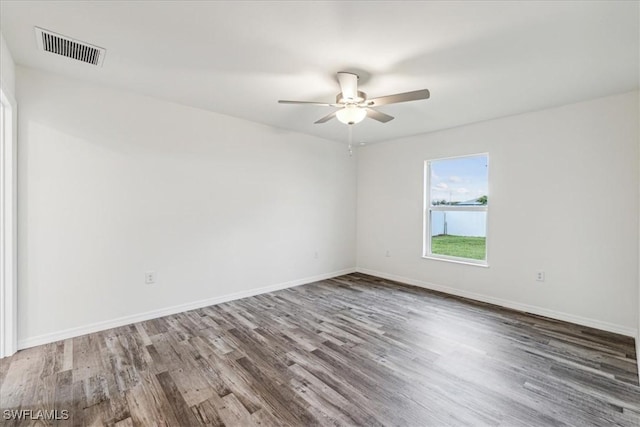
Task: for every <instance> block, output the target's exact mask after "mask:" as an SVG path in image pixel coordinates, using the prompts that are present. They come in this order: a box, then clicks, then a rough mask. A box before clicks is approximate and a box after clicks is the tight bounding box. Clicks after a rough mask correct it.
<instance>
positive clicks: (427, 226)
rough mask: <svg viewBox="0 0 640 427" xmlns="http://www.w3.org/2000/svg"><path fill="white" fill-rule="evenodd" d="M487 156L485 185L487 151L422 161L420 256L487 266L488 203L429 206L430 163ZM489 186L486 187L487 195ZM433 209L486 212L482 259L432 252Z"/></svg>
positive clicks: (488, 171) (488, 169)
mask: <svg viewBox="0 0 640 427" xmlns="http://www.w3.org/2000/svg"><path fill="white" fill-rule="evenodd" d="M480 156H486V157H487V187H489V186H490V184H489V173H490V168H489V153H475V154H465V155H462V156H452V157H441V158H438V159H430V160H425V162H424V188H423V194H424V206H423V210H422V212H423V221H422V224H423V230H422V258H425V259H433V260H438V261H447V262H454V263H458V264H468V265H475V266H479V267H489V204H488V203H487V204H486V205H484V206H455V205H437V206H431V163H432V162H439V161H442V160H453V159H462V158H465V157H480ZM488 193H489V188H487V195H488ZM434 211H440V212H442V211H457V212H486V222H485V243H484V244H485V256H484V259H483V260H479V259H472V258H461V257H455V256H450V255H442V254H434V253H433V252H431V212H434Z"/></svg>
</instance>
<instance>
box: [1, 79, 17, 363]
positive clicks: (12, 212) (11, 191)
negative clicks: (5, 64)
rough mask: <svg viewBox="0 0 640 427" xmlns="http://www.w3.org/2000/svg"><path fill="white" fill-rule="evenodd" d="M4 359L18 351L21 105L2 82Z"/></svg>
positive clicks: (2, 309)
mask: <svg viewBox="0 0 640 427" xmlns="http://www.w3.org/2000/svg"><path fill="white" fill-rule="evenodd" d="M0 102H1V103H2V107H3V108H2V111H3V117H2V122H3V126H2V130H3V131H4V132H3V133H2V135H0V163H1V164H2V167H1V168H0V202H1V203H0V308H1V309H0V358H3V357H7V356H11V355H12V354H14V353H15V352H16V351H18V322H17V317H18V315H17V313H18V307H17V306H18V289H17V288H18V286H17V271H18V269H17V262H16V261H17V209H16V206H17V194H18V191H17V185H16V183H17V176H16V175H17V123H18V121H17V111H18V109H17V104H16V101H15V99H14V98H13V97H12V96H11V94H10V92H8V91H7V90H6V88H5V86H4V83H3V82H2V81H0Z"/></svg>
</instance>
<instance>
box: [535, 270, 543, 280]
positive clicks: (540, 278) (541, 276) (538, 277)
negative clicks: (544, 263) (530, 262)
mask: <svg viewBox="0 0 640 427" xmlns="http://www.w3.org/2000/svg"><path fill="white" fill-rule="evenodd" d="M536 281H538V282H544V271H538V272H537V273H536Z"/></svg>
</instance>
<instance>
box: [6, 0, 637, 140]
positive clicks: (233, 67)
mask: <svg viewBox="0 0 640 427" xmlns="http://www.w3.org/2000/svg"><path fill="white" fill-rule="evenodd" d="M0 5H1V6H0V8H1V9H0V13H1V26H0V29H1V31H2V33H3V35H4V37H5V39H6V41H7V44H8V45H9V48H10V50H11V52H12V53H13V56H14V59H15V61H16V62H17V63H18V64H22V65H26V66H29V67H34V68H38V69H43V70H48V71H52V72H55V73H60V74H63V75H67V76H70V77H75V78H78V79H82V80H86V81H90V82H95V83H98V84H102V85H107V86H110V87H115V88H121V89H125V90H131V91H134V92H138V93H142V94H146V95H150V96H154V97H157V98H162V99H166V100H170V101H175V102H179V103H181V104H185V105H190V106H194V107H198V108H204V109H207V110H211V111H215V112H218V113H223V114H228V115H232V116H237V117H241V118H245V119H248V120H252V121H255V122H260V123H265V124H268V125H273V126H277V127H280V128H285V129H291V130H294V131H298V132H303V133H307V134H312V135H317V136H320V137H323V138H327V139H333V140H339V141H346V139H347V127H346V126H345V125H343V124H341V123H339V122H338V121H337V120H332V121H330V122H328V123H325V124H320V125H314V124H313V122H314V121H315V120H317V119H318V118H320V117H322V116H323V115H325V114H328V113H329V112H330V111H331V110H330V109H329V108H328V107H318V106H297V105H280V104H277V103H276V102H277V100H278V99H297V100H312V101H328V102H332V101H333V100H334V99H335V98H334V97H335V95H336V93H338V84H337V81H336V79H335V73H336V72H337V71H355V72H357V73H358V74H360V76H361V79H360V89H361V90H364V91H365V92H367V94H368V95H369V96H370V97H377V96H381V95H388V94H392V93H398V92H406V91H410V90H417V89H423V88H428V89H429V90H430V91H431V99H429V100H427V101H416V102H410V103H406V104H396V105H388V106H384V107H380V111H383V112H386V113H388V114H391V115H393V116H396V119H395V120H393V121H391V122H389V123H387V124H382V123H378V122H376V121H373V120H370V119H366V120H365V121H364V122H362V123H360V124H358V125H356V127H355V129H354V138H355V139H356V141H366V142H376V141H382V140H388V139H393V138H398V137H401V136H407V135H413V134H418V133H423V132H429V131H434V130H438V129H444V128H449V127H453V126H459V125H462V124H466V123H471V122H476V121H480V120H486V119H490V118H495V117H501V116H506V115H510V114H516V113H520V112H525V111H532V110H538V109H542V108H547V107H551V106H556V105H562V104H567V103H572V102H576V101H581V100H586V99H591V98H596V97H599V96H605V95H609V94H614V93H622V92H626V91H630V90H634V89H638V87H639V73H640V70H639V62H640V61H639V51H640V41H639V40H640V37H639V24H638V22H639V3H638V2H635V1H621V2H616V1H603V2H597V1H584V2H579V1H568V2H560V1H555V2H550V1H549V2H543V1H540V2H523V1H514V2H503V1H496V2H489V1H483V2H479V1H457V2H400V1H388V2H382V1H380V2H364V1H360V2H347V1H340V2H338V1H336V2H319V1H318V2H293V1H287V2H248V1H236V2H204V1H194V2H186V1H183V2H179V1H139V2H124V1H121V2H109V1H82V2H81V1H76V2H74V1H43V2H37V1H31V2H25V1H22V2H21V1H8V0H2V2H0ZM34 26H40V27H43V28H46V29H49V30H51V31H54V32H57V33H60V34H64V35H66V36H69V37H72V38H76V39H80V40H83V41H86V42H88V43H91V44H94V45H98V46H101V47H104V48H106V49H107V55H106V59H105V62H104V66H103V67H102V68H96V67H92V66H90V65H85V64H83V63H80V62H77V61H73V60H69V59H66V58H63V57H57V56H55V55H52V54H48V53H44V52H41V51H38V50H37V47H36V43H35V35H34V29H33V27H34Z"/></svg>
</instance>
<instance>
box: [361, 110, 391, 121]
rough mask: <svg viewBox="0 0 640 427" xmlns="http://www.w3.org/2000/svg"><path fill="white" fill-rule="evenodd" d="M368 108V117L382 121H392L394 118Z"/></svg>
mask: <svg viewBox="0 0 640 427" xmlns="http://www.w3.org/2000/svg"><path fill="white" fill-rule="evenodd" d="M366 110H367V117H371V118H372V119H373V120H377V121H379V122H382V123H387V122H390V121H391V120H393V118H394V117H393V116H390V115H388V114H385V113H382V112H380V111H377V110H374V109H372V108H367V109H366Z"/></svg>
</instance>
